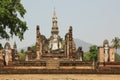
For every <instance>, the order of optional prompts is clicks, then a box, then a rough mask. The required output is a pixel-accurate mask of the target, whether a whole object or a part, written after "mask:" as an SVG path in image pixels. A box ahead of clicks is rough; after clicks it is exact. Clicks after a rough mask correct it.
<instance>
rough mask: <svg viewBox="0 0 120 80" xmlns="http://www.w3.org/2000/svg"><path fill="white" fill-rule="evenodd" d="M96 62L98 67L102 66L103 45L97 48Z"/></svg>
mask: <svg viewBox="0 0 120 80" xmlns="http://www.w3.org/2000/svg"><path fill="white" fill-rule="evenodd" d="M98 50H99V51H98V52H99V53H98V63H99V68H101V67H103V66H104V64H103V63H104V48H103V47H99V48H98Z"/></svg>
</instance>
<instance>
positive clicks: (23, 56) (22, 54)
mask: <svg viewBox="0 0 120 80" xmlns="http://www.w3.org/2000/svg"><path fill="white" fill-rule="evenodd" d="M19 60H20V61H24V60H25V52H24V50H23V49H22V50H21V51H20V52H19Z"/></svg>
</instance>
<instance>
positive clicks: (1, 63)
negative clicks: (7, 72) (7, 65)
mask: <svg viewBox="0 0 120 80" xmlns="http://www.w3.org/2000/svg"><path fill="white" fill-rule="evenodd" d="M3 61H4V60H3V51H2V50H0V67H2V66H4V62H3Z"/></svg>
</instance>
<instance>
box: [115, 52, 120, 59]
mask: <svg viewBox="0 0 120 80" xmlns="http://www.w3.org/2000/svg"><path fill="white" fill-rule="evenodd" d="M115 61H120V55H119V54H117V53H116V54H115Z"/></svg>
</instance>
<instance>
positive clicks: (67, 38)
mask: <svg viewBox="0 0 120 80" xmlns="http://www.w3.org/2000/svg"><path fill="white" fill-rule="evenodd" d="M65 54H66V57H67V58H69V33H67V34H66V35H65Z"/></svg>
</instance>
